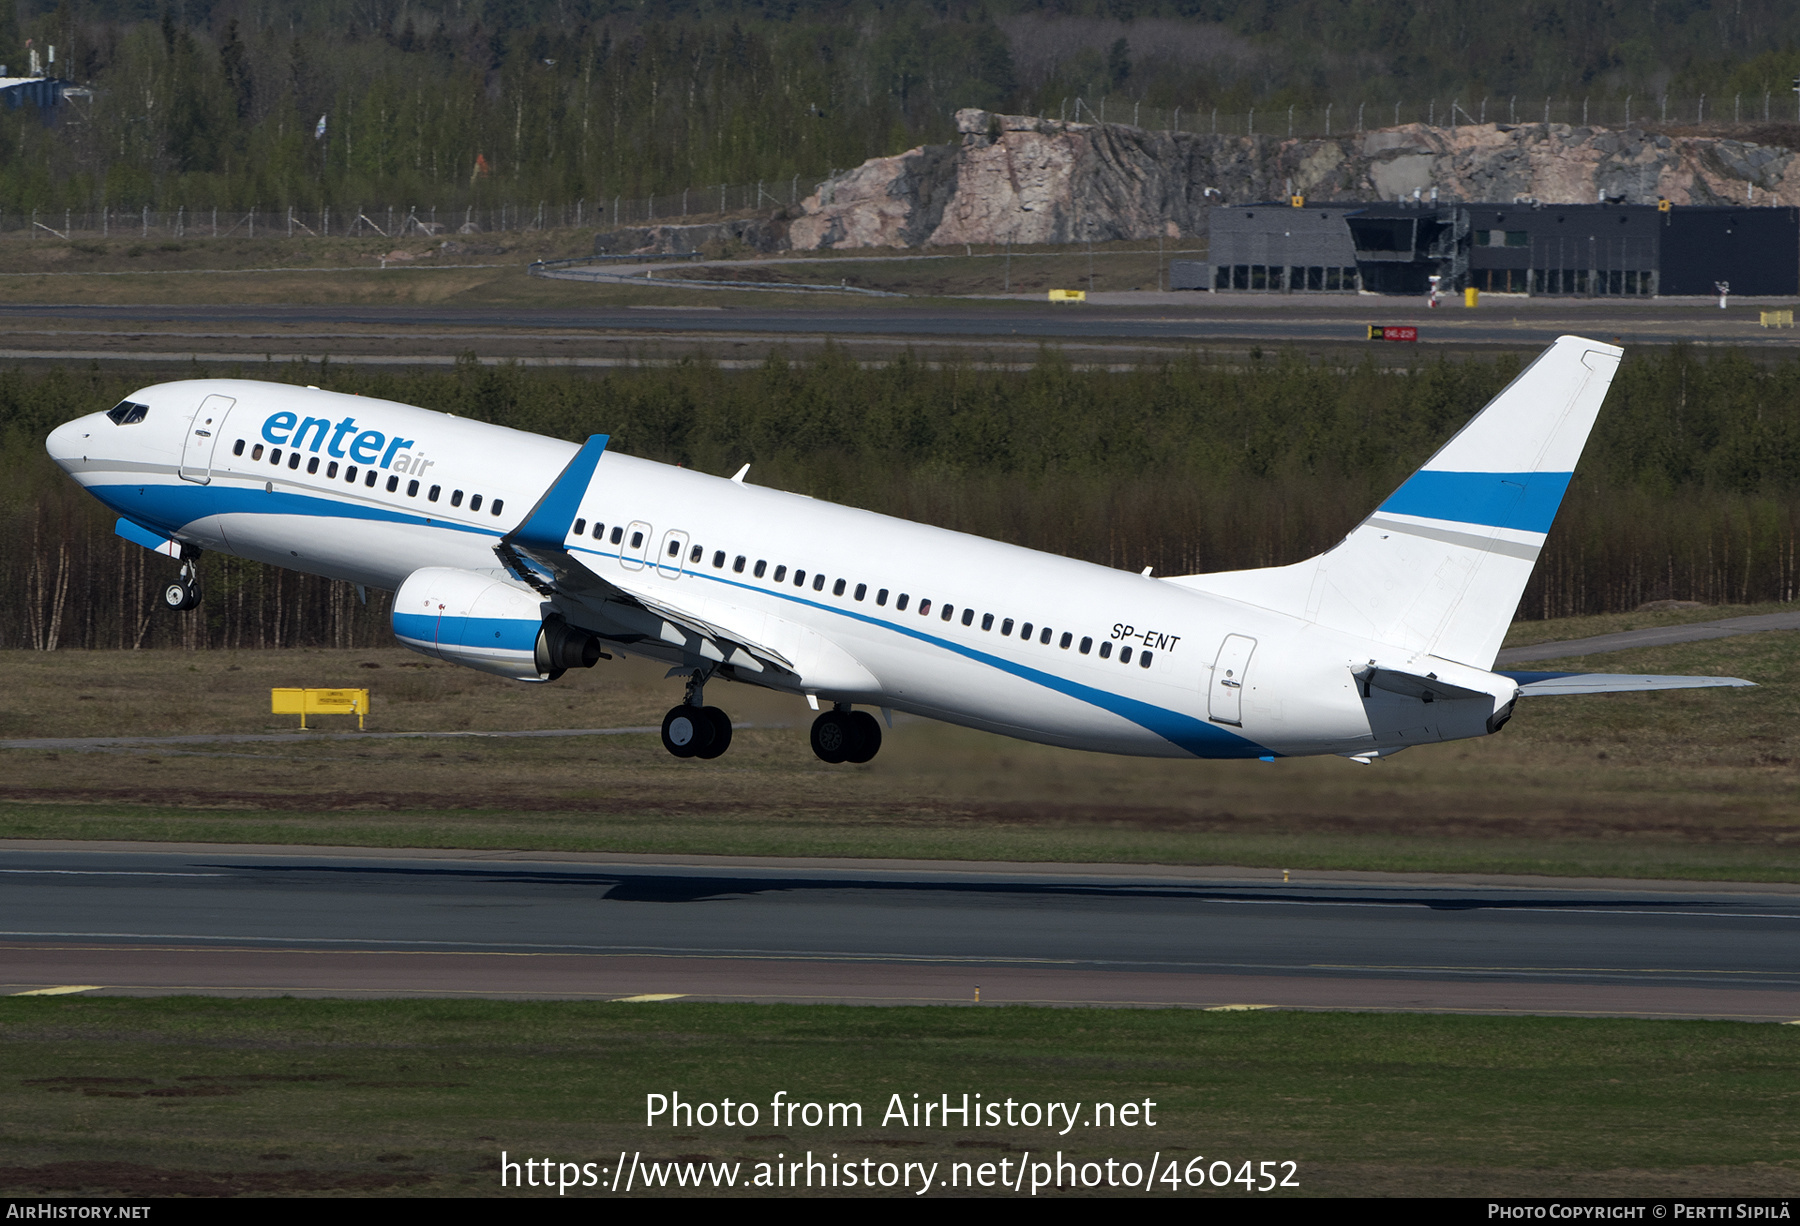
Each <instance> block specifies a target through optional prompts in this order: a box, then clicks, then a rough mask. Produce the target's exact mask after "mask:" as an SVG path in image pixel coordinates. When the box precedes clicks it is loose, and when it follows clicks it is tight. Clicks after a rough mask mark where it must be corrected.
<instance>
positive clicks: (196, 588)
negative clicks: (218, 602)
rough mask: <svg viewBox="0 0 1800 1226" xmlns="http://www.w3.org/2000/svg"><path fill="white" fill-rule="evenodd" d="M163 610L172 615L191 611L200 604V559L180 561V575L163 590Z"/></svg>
mask: <svg viewBox="0 0 1800 1226" xmlns="http://www.w3.org/2000/svg"><path fill="white" fill-rule="evenodd" d="M162 602H163V608H165V609H168V610H169V611H170V612H173V613H180V612H182V611H184V610H187V609H192V608H195V607H197V606H198V605H199V604H200V559H199V558H197V557H193V558H183V559H182V560H181V574H180V575H179V576H178V577H177V578H176V580H175V581H174V582H173V583H171V584H169V585H168V586H167V587H165V588H163V593H162Z"/></svg>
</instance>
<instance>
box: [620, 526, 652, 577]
mask: <svg viewBox="0 0 1800 1226" xmlns="http://www.w3.org/2000/svg"><path fill="white" fill-rule="evenodd" d="M652 548H653V546H652V544H651V542H650V525H649V524H647V523H645V522H644V521H643V520H641V519H639V520H634V521H633V522H632V523H631V525H630V526H629V527H627V528H626V529H625V539H624V540H622V541H620V542H619V565H621V566H623V567H624V568H625V569H626V570H643V569H644V563H645V562H647V561H648V560H649V558H650V550H651V549H652Z"/></svg>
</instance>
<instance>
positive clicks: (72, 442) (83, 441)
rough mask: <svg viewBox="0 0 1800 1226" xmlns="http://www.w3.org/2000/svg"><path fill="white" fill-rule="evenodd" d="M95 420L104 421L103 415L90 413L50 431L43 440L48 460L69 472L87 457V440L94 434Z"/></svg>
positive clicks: (88, 448)
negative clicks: (48, 454)
mask: <svg viewBox="0 0 1800 1226" xmlns="http://www.w3.org/2000/svg"><path fill="white" fill-rule="evenodd" d="M96 419H100V420H104V419H105V415H104V414H100V413H90V414H89V415H88V416H86V417H77V418H76V419H75V420H74V421H68V422H64V423H63V424H62V425H60V426H58V427H57V428H56V429H54V430H52V431H50V435H49V437H47V438H46V439H45V440H44V450H45V451H47V452H49V453H50V458H51V459H52V460H55V461H56V462H57V464H58V465H60V466H61V467H62V469H63V471H65V472H67V471H70V469H71V466H72V465H74V464H77V463H79V462H80V461H81V460H83V459H85V458H86V457H87V454H88V452H89V450H90V449H91V448H90V443H89V438H90V436H91V435H92V434H93V432H94V422H95V420H96Z"/></svg>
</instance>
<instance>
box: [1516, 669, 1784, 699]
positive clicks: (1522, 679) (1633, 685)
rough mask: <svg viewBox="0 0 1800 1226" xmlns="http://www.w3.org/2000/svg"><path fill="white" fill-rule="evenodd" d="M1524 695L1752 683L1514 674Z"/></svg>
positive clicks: (1641, 675) (1615, 675)
mask: <svg viewBox="0 0 1800 1226" xmlns="http://www.w3.org/2000/svg"><path fill="white" fill-rule="evenodd" d="M1500 675H1501V676H1502V677H1511V678H1512V679H1513V680H1514V681H1516V682H1518V683H1519V693H1521V694H1630V693H1637V692H1641V691H1644V690H1704V689H1711V688H1713V687H1716V686H1753V685H1755V684H1756V682H1754V681H1745V680H1744V679H1743V678H1742V677H1656V676H1651V675H1650V674H1647V673H1514V672H1503V673H1501V674H1500Z"/></svg>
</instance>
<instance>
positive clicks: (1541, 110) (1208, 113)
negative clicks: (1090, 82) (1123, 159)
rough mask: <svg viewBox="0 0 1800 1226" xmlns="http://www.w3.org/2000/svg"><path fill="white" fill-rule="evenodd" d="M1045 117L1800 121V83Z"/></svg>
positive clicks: (1284, 128) (1695, 123) (1069, 104)
mask: <svg viewBox="0 0 1800 1226" xmlns="http://www.w3.org/2000/svg"><path fill="white" fill-rule="evenodd" d="M1040 118H1043V119H1062V120H1068V121H1072V122H1078V123H1118V124H1130V125H1132V126H1133V127H1140V128H1148V129H1150V130H1152V131H1177V132H1196V133H1203V134H1207V135H1214V136H1275V137H1288V136H1294V137H1308V138H1314V137H1321V136H1351V135H1355V134H1356V133H1359V132H1367V131H1369V130H1371V129H1374V128H1390V127H1399V126H1400V125H1402V124H1411V123H1422V124H1425V125H1427V126H1428V127H1437V128H1446V129H1455V128H1457V127H1459V126H1462V125H1466V124H1487V123H1504V124H1530V123H1558V124H1568V125H1570V126H1571V127H1589V126H1592V127H1608V128H1628V127H1639V128H1643V127H1690V126H1692V127H1708V126H1710V127H1713V128H1718V129H1723V128H1725V127H1726V125H1754V124H1768V123H1800V91H1795V90H1784V91H1781V92H1777V91H1775V90H1764V91H1762V92H1759V93H1754V94H1743V93H1739V94H1724V95H1718V94H1699V95H1695V96H1692V97H1679V98H1678V97H1674V96H1671V95H1668V94H1659V95H1656V96H1646V95H1633V94H1627V95H1626V96H1624V97H1623V98H1618V97H1608V98H1595V97H1592V96H1587V97H1574V96H1527V95H1524V94H1509V95H1506V96H1504V97H1493V96H1489V97H1479V98H1478V97H1462V96H1458V95H1451V96H1446V97H1441V98H1426V99H1424V100H1422V101H1421V100H1414V101H1410V102H1360V101H1359V102H1342V103H1335V102H1334V103H1330V104H1328V105H1326V106H1323V107H1317V108H1308V107H1298V106H1276V107H1267V108H1263V109H1258V110H1249V111H1239V112H1229V111H1220V110H1219V109H1218V108H1217V107H1199V108H1195V107H1176V108H1174V109H1173V110H1165V109H1163V108H1161V107H1151V106H1145V105H1143V104H1142V103H1140V102H1137V101H1134V100H1133V99H1130V98H1118V97H1105V98H1100V99H1098V100H1095V101H1090V100H1089V99H1087V98H1079V97H1073V98H1064V99H1062V100H1061V101H1060V102H1059V104H1058V107H1057V110H1056V112H1055V113H1054V114H1052V113H1049V112H1046V113H1044V114H1043V115H1041V116H1040Z"/></svg>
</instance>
